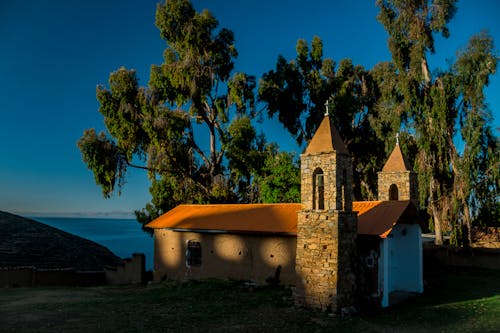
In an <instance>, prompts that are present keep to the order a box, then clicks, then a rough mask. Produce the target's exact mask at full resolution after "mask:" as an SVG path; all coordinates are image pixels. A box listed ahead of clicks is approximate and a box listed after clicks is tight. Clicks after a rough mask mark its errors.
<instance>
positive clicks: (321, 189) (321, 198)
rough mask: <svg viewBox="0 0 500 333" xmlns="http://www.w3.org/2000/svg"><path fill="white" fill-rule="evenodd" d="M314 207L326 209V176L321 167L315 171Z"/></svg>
mask: <svg viewBox="0 0 500 333" xmlns="http://www.w3.org/2000/svg"><path fill="white" fill-rule="evenodd" d="M313 209H325V178H324V174H323V170H321V169H320V168H317V169H316V170H314V173H313Z"/></svg>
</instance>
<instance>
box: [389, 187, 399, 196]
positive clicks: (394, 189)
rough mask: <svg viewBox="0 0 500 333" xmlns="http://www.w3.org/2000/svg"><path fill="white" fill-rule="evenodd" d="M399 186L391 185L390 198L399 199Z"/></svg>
mask: <svg viewBox="0 0 500 333" xmlns="http://www.w3.org/2000/svg"><path fill="white" fill-rule="evenodd" d="M398 198H399V195H398V187H397V186H396V184H392V185H391V186H389V200H398Z"/></svg>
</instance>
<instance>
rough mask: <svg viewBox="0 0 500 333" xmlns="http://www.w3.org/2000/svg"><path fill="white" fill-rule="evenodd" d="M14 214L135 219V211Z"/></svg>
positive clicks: (29, 216) (22, 213)
mask: <svg viewBox="0 0 500 333" xmlns="http://www.w3.org/2000/svg"><path fill="white" fill-rule="evenodd" d="M14 214H17V215H20V216H23V217H27V218H37V217H50V218H82V219H99V218H101V219H126V220H135V219H136V218H135V215H134V213H128V212H89V213H82V212H77V213H74V212H73V213H71V212H64V213H55V212H46V213H45V212H14Z"/></svg>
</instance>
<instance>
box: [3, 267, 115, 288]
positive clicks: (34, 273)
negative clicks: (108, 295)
mask: <svg viewBox="0 0 500 333" xmlns="http://www.w3.org/2000/svg"><path fill="white" fill-rule="evenodd" d="M105 283H106V276H105V274H104V272H103V271H100V272H99V271H97V272H80V271H76V270H75V269H74V268H63V269H38V268H36V267H4V268H0V287H36V286H98V285H103V284H105Z"/></svg>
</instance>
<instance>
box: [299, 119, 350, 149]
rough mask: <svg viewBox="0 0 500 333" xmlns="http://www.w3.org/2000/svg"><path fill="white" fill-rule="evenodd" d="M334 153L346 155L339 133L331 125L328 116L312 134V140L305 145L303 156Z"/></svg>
mask: <svg viewBox="0 0 500 333" xmlns="http://www.w3.org/2000/svg"><path fill="white" fill-rule="evenodd" d="M332 151H336V152H338V153H341V154H348V153H349V151H348V150H347V147H346V145H345V144H344V141H342V138H341V137H340V134H339V132H338V131H337V129H336V128H335V126H334V125H333V122H332V120H331V118H330V117H329V116H325V118H323V120H322V121H321V124H320V125H319V127H318V130H317V131H316V133H315V134H314V136H313V138H312V139H311V141H310V142H309V144H308V145H307V148H306V150H305V152H304V154H314V153H329V152H332Z"/></svg>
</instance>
